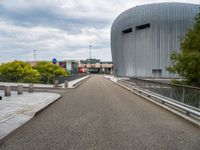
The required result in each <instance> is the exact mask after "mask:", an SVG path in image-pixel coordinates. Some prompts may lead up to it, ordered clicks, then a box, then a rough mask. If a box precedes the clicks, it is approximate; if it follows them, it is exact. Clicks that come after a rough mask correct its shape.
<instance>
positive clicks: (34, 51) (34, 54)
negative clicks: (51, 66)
mask: <svg viewBox="0 0 200 150" xmlns="http://www.w3.org/2000/svg"><path fill="white" fill-rule="evenodd" d="M33 57H34V62H36V50H35V49H34V50H33Z"/></svg>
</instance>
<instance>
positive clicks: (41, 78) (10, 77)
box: [0, 74, 86, 84]
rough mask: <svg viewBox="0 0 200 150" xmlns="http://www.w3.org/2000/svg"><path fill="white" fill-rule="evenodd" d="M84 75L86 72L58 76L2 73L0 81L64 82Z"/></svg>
mask: <svg viewBox="0 0 200 150" xmlns="http://www.w3.org/2000/svg"><path fill="white" fill-rule="evenodd" d="M83 76H86V74H79V75H72V76H56V75H45V74H42V75H40V76H18V75H0V82H11V83H38V84H54V83H55V80H58V81H59V84H61V83H64V82H65V81H66V80H67V81H71V80H75V79H78V78H81V77H83Z"/></svg>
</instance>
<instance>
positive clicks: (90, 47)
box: [89, 45, 92, 60]
mask: <svg viewBox="0 0 200 150" xmlns="http://www.w3.org/2000/svg"><path fill="white" fill-rule="evenodd" d="M89 49H90V60H91V58H92V57H91V49H92V45H89Z"/></svg>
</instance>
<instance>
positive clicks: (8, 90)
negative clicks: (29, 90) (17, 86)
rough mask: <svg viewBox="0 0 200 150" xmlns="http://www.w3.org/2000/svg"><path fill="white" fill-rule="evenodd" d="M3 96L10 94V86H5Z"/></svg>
mask: <svg viewBox="0 0 200 150" xmlns="http://www.w3.org/2000/svg"><path fill="white" fill-rule="evenodd" d="M5 96H11V87H10V86H5Z"/></svg>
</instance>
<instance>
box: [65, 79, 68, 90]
mask: <svg viewBox="0 0 200 150" xmlns="http://www.w3.org/2000/svg"><path fill="white" fill-rule="evenodd" d="M65 88H68V81H67V80H66V81H65Z"/></svg>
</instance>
